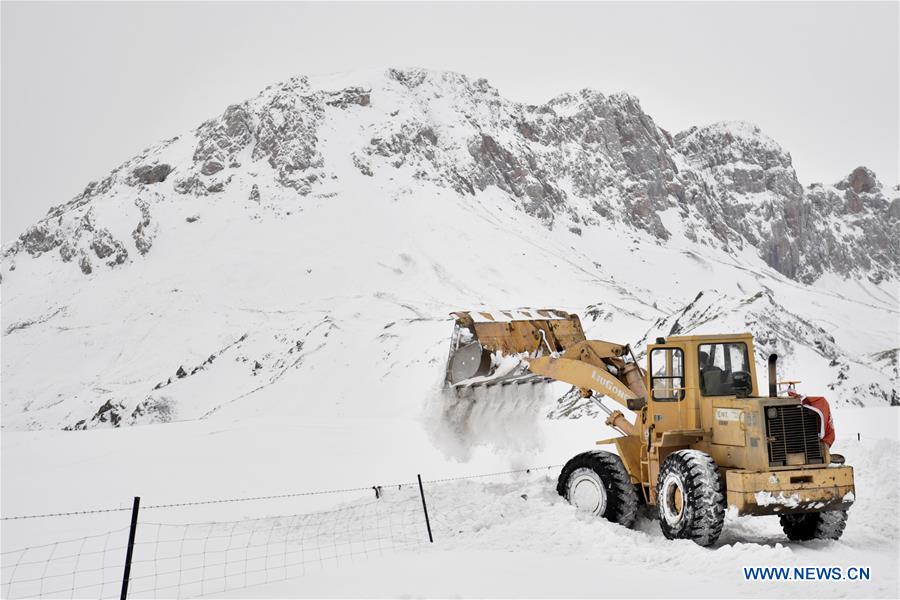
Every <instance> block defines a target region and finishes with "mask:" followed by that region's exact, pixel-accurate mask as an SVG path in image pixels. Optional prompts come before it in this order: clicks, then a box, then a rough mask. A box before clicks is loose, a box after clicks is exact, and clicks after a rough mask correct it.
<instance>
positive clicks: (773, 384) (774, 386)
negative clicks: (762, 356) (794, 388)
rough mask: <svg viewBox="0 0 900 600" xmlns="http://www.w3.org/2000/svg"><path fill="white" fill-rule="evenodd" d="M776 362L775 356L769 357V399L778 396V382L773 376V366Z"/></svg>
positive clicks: (776, 356)
mask: <svg viewBox="0 0 900 600" xmlns="http://www.w3.org/2000/svg"><path fill="white" fill-rule="evenodd" d="M777 362H778V355H777V354H770V355H769V397H770V398H774V397H776V396H777V395H778V381H777V378H776V375H775V364H776V363H777Z"/></svg>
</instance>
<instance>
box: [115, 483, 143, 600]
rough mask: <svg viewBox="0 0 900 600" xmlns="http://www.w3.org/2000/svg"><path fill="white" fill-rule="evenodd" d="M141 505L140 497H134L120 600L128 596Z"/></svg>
mask: <svg viewBox="0 0 900 600" xmlns="http://www.w3.org/2000/svg"><path fill="white" fill-rule="evenodd" d="M140 506H141V497H140V496H135V497H134V504H133V505H132V507H131V530H130V531H129V532H128V551H127V552H126V553H125V573H124V574H123V575H122V594H121V595H120V600H125V599H126V598H128V578H129V577H131V557H132V555H133V554H134V534H135V532H137V521H138V509H139V508H140Z"/></svg>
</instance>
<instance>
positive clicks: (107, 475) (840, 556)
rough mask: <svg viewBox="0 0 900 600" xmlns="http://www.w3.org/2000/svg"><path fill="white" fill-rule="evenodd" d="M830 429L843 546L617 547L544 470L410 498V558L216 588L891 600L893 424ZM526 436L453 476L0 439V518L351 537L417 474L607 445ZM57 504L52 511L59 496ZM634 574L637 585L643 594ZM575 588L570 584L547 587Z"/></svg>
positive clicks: (773, 538) (343, 459)
mask: <svg viewBox="0 0 900 600" xmlns="http://www.w3.org/2000/svg"><path fill="white" fill-rule="evenodd" d="M545 406H546V405H545ZM487 417H490V415H487ZM505 417H506V415H504V414H503V413H500V414H498V415H497V416H496V417H495V421H496V427H497V428H498V429H500V428H502V423H504V422H505ZM487 420H490V418H488V419H487ZM835 423H836V426H837V433H838V439H837V440H836V442H835V445H834V450H835V451H836V452H840V453H842V454H844V455H845V456H846V458H847V463H848V464H850V465H852V466H853V467H854V471H855V475H856V485H857V498H856V503H855V504H854V505H853V506H852V507H851V509H850V519H849V521H848V524H847V529H846V531H845V533H844V536H843V537H842V538H841V540H839V541H836V542H806V543H799V542H797V543H792V542H789V541H788V540H787V538H786V537H785V536H784V534H783V533H782V532H781V529H780V526H779V524H778V520H777V517H756V518H751V517H736V516H735V515H734V514H731V513H729V514H728V515H727V516H726V524H725V529H724V531H723V534H722V536H721V538H720V540H719V542H718V543H717V544H716V545H715V546H714V547H713V548H711V549H706V548H701V547H699V546H697V545H695V544H694V543H693V542H689V541H668V540H666V539H665V538H664V537H663V536H662V533H661V532H660V531H659V525H658V523H657V522H655V521H651V520H648V519H646V518H641V519H639V521H638V525H637V528H636V529H635V530H627V529H624V528H622V527H620V526H618V525H614V524H612V523H609V522H607V521H604V520H602V519H593V518H585V517H583V516H579V515H578V514H577V513H576V512H575V510H574V509H573V508H572V507H570V506H569V505H568V504H567V503H565V502H564V501H563V500H562V499H561V498H560V497H559V496H557V494H556V491H555V486H556V476H557V474H558V472H559V467H554V468H551V469H539V470H536V471H533V472H532V473H520V474H512V475H503V476H494V477H487V478H476V479H465V480H459V481H448V482H443V483H426V495H427V500H428V503H429V515H430V516H431V518H432V525H433V529H434V536H435V543H434V544H433V545H429V544H427V542H426V541H425V540H426V539H427V538H426V537H425V536H426V534H425V532H424V530H423V529H421V527H422V525H421V522H420V521H417V522H418V527H419V529H418V530H417V529H415V526H413V527H412V529H411V530H410V531H413V532H416V531H418V535H420V538H419V539H420V541H421V544H420V545H417V546H415V547H414V548H412V547H411V548H403V547H400V546H401V545H400V544H397V547H393V546H391V547H387V546H385V548H384V551H383V552H381V553H379V552H370V553H369V554H370V556H366V555H365V554H362V553H360V554H359V555H357V556H352V557H347V558H346V559H334V560H330V559H326V560H323V561H322V562H321V563H320V562H319V561H314V562H313V563H310V564H309V565H307V568H306V569H305V574H303V575H301V576H292V577H290V578H289V579H288V580H286V581H282V582H272V583H268V584H264V585H259V586H253V587H249V588H243V587H240V586H239V585H238V584H237V582H236V581H232V582H231V583H229V588H231V587H234V588H235V589H231V591H230V592H228V593H227V594H224V596H225V597H250V596H252V597H298V596H301V597H340V596H342V595H345V594H350V595H353V594H357V595H359V594H361V595H365V596H367V597H387V596H429V597H430V596H441V597H445V596H452V595H462V596H497V597H542V596H547V595H551V596H553V595H558V594H559V595H565V596H571V597H584V596H597V595H601V596H604V597H617V596H623V595H629V594H630V593H631V591H632V590H633V589H634V587H633V586H634V582H635V581H637V580H640V581H642V582H643V583H642V588H641V589H642V590H643V592H642V593H646V594H647V595H650V596H653V595H659V596H667V597H670V596H676V597H695V596H700V597H719V596H721V589H723V588H722V586H728V589H729V590H731V591H730V592H729V594H731V595H734V596H738V597H747V596H751V597H752V596H760V595H763V596H771V595H777V596H784V597H808V595H809V594H810V593H811V590H815V594H816V595H817V597H842V596H848V595H849V596H864V597H896V595H897V591H898V574H897V569H896V564H897V560H898V539H900V532H898V523H897V519H896V506H897V503H898V500H900V498H898V487H900V486H898V476H900V465H898V456H900V445H898V435H897V426H898V423H897V418H896V411H894V410H892V409H890V408H882V409H879V408H866V409H848V408H843V409H841V408H838V409H836V410H835ZM535 428H536V432H537V433H538V434H539V435H536V436H535V437H532V438H529V439H528V440H526V441H528V442H531V443H530V447H521V448H519V449H517V450H513V449H511V448H509V447H506V446H504V445H503V444H502V443H500V442H498V443H495V444H493V445H476V446H473V447H469V451H470V455H469V456H468V457H467V458H466V459H465V460H460V459H459V458H458V457H455V456H454V455H453V454H452V452H447V450H450V447H449V446H441V444H440V443H436V440H435V438H434V437H433V433H432V432H430V431H429V430H428V427H427V426H426V425H425V424H424V423H422V422H420V421H417V420H409V419H388V418H384V419H373V418H371V417H367V418H352V417H343V418H339V419H334V418H327V417H322V418H313V417H309V416H306V417H293V418H280V419H277V420H272V419H268V418H265V417H257V418H235V419H208V420H205V421H192V422H185V423H172V424H167V425H150V426H140V427H132V428H125V429H98V430H90V431H85V432H59V431H33V432H5V433H4V434H3V437H2V450H3V453H2V467H3V477H4V479H3V483H4V485H3V489H2V503H3V514H4V515H17V514H25V513H41V512H45V511H56V510H80V509H87V508H96V507H117V506H118V507H123V508H127V507H128V506H130V501H131V496H133V495H140V496H141V497H142V504H144V505H151V504H161V503H170V502H180V501H185V500H203V499H213V498H231V497H246V496H258V495H270V494H282V493H288V492H304V491H315V490H323V489H344V488H353V487H363V488H365V490H366V491H361V492H348V493H342V494H334V495H323V496H305V497H294V498H284V499H273V500H264V501H256V502H242V503H236V504H213V505H203V506H194V507H185V508H171V509H157V510H147V511H146V512H145V513H144V516H143V517H142V522H148V523H171V524H173V527H176V526H177V524H179V523H204V522H209V521H217V522H223V523H224V522H229V521H233V520H235V519H253V518H269V517H271V516H272V515H293V514H304V513H311V512H316V511H323V510H334V509H335V508H341V509H342V510H343V509H346V510H348V511H349V512H350V513H353V514H358V515H359V518H360V519H361V520H360V521H359V522H356V521H352V522H348V523H344V525H346V526H347V527H350V528H351V529H352V528H355V527H365V526H366V525H365V523H366V521H365V520H364V519H363V515H364V514H367V513H366V512H365V511H363V510H362V509H363V507H365V506H368V505H369V504H370V503H371V502H373V500H374V498H373V492H372V491H371V487H372V486H376V485H380V486H383V487H384V489H385V494H384V496H383V498H382V499H381V500H379V502H382V503H384V504H382V505H381V506H382V507H383V510H384V511H386V512H388V513H392V514H401V513H402V512H403V511H405V510H413V509H415V510H416V511H417V510H418V507H419V505H418V502H419V499H418V495H417V494H418V489H417V488H416V487H415V486H413V485H406V486H404V488H403V489H401V490H395V489H394V488H393V487H391V484H396V483H405V484H408V483H410V482H413V481H415V475H416V474H417V473H421V474H422V476H423V479H425V480H426V481H430V480H434V479H443V478H446V477H451V478H452V477H460V476H468V475H477V474H482V473H493V472H497V471H507V470H510V469H521V468H526V467H540V466H545V465H559V464H560V463H562V462H563V461H565V460H567V459H568V458H570V457H571V456H573V455H574V454H577V453H578V452H581V451H583V450H585V449H588V448H590V447H591V441H592V440H594V439H597V438H601V437H608V436H611V435H614V433H613V432H611V431H610V430H609V429H608V428H606V427H605V426H604V425H603V424H602V422H600V421H594V420H589V419H579V420H564V421H548V420H545V419H536V420H535ZM857 433H859V434H860V437H861V440H860V441H857V439H856V438H857ZM448 435H449V433H448ZM607 448H609V447H607ZM26 456H27V459H26V458H25V457H26ZM35 473H41V474H42V476H41V477H35V476H34V474H35ZM60 490H64V491H65V493H64V494H63V495H60V493H59V491H60ZM523 495H524V496H525V497H524V498H523ZM354 507H358V508H359V510H356V509H354ZM390 507H395V509H391V508H390ZM354 511H355V512H354ZM127 522H128V512H127V511H125V512H120V513H109V514H101V515H93V516H83V517H77V518H55V519H38V520H29V521H5V522H4V523H3V538H2V539H3V542H2V550H3V551H4V552H6V551H9V550H14V549H17V548H20V547H23V546H26V545H28V546H33V545H37V544H40V543H46V542H49V541H54V540H59V539H73V538H78V537H80V536H82V535H90V534H94V533H98V532H103V531H108V530H118V529H121V528H123V527H126V526H127ZM144 531H145V535H148V536H150V539H151V540H152V538H153V535H154V534H155V533H156V532H155V530H153V529H151V528H150V527H147V528H145V530H144ZM407 535H411V534H409V532H407ZM273 564H274V563H273ZM578 565H584V567H585V568H584V569H579V568H578V567H577V566H578ZM698 565H703V568H702V569H700V568H698ZM752 565H761V566H772V565H774V566H781V565H787V566H793V565H798V566H805V565H827V566H831V565H839V566H843V567H845V568H846V567H848V566H858V565H862V566H870V567H871V568H872V572H873V574H874V575H873V580H872V581H870V582H866V583H859V584H857V587H851V586H850V584H848V583H844V582H837V583H835V584H830V583H829V584H828V585H827V586H826V585H816V586H815V587H814V588H813V587H810V586H812V585H815V584H810V583H808V582H806V583H801V582H797V583H790V582H781V583H765V584H763V583H750V582H744V581H743V578H742V575H741V570H740V569H741V567H743V566H752ZM651 567H652V569H653V572H654V576H653V578H651V579H648V578H647V577H646V572H647V569H648V568H651ZM276 571H277V569H273V572H272V573H271V578H272V579H273V580H274V579H276V578H279V577H280V576H281V575H279V574H278V573H277V572H276ZM576 572H577V573H584V576H583V577H580V576H579V577H572V576H571V575H562V574H571V573H576ZM597 573H599V574H602V578H601V579H597V578H596V577H597V575H596V574H597ZM641 573H643V575H641ZM290 574H292V573H289V575H290ZM461 574H463V576H461ZM552 574H561V575H560V576H559V577H555V576H553V575H552ZM506 575H510V577H507V576H506ZM512 575H515V576H512ZM636 576H639V578H638V579H635V577H636ZM251 581H252V579H251ZM260 581H261V580H260ZM601 582H602V586H601V587H599V588H598V587H597V586H598V585H600V583H601ZM222 583H223V581H222V580H221V579H219V580H215V579H213V576H212V575H210V580H209V582H208V585H209V587H208V588H207V593H208V592H209V590H216V589H221V585H222ZM216 586H219V587H216ZM186 589H187V588H186ZM66 595H68V594H66ZM188 595H190V594H188Z"/></svg>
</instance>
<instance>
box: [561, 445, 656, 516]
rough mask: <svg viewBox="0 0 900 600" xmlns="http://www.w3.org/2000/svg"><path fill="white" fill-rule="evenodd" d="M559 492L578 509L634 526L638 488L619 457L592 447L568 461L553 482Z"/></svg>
mask: <svg viewBox="0 0 900 600" xmlns="http://www.w3.org/2000/svg"><path fill="white" fill-rule="evenodd" d="M556 491H557V492H559V495H560V496H562V497H563V498H565V499H566V500H568V501H569V503H570V504H572V505H573V506H575V507H576V508H577V509H578V510H579V511H583V512H586V513H588V514H592V515H596V516H598V517H603V518H605V519H607V520H609V521H612V522H613V523H618V524H619V525H624V526H625V527H629V528H630V527H633V526H634V522H635V520H636V519H637V513H638V495H637V490H636V488H635V486H634V484H633V483H631V477H630V476H629V475H628V471H627V470H626V469H625V465H624V464H623V463H622V459H621V458H619V457H618V456H617V455H615V454H613V453H612V452H605V451H603V450H593V451H591V452H584V453H582V454H579V455H577V456H575V457H574V458H572V459H571V460H569V462H567V463H566V465H565V466H564V467H563V469H562V472H560V474H559V481H558V482H557V484H556Z"/></svg>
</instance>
